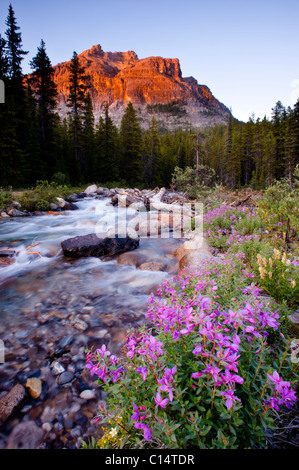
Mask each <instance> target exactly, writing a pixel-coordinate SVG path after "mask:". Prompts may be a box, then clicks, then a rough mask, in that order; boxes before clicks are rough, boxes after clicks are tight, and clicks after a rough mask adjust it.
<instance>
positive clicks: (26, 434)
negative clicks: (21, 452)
mask: <svg viewBox="0 0 299 470" xmlns="http://www.w3.org/2000/svg"><path fill="white" fill-rule="evenodd" d="M44 435H45V431H44V430H43V429H42V428H40V427H38V426H37V425H36V424H35V422H34V421H25V422H22V423H20V424H17V426H15V427H14V429H13V430H12V433H11V434H10V435H9V437H8V440H7V445H6V449H38V447H39V446H40V444H41V442H42V439H43V437H44Z"/></svg>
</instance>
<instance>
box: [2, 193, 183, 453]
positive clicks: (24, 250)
mask: <svg viewBox="0 0 299 470" xmlns="http://www.w3.org/2000/svg"><path fill="white" fill-rule="evenodd" d="M76 205H77V206H78V207H79V210H75V211H65V212H64V211H62V212H58V213H57V215H54V214H53V213H52V214H45V215H41V216H31V217H21V218H17V217H15V218H10V219H3V220H1V219H0V249H4V248H9V249H12V250H15V251H16V252H17V257H16V261H15V262H14V263H12V264H10V265H7V266H5V267H1V268H0V340H1V344H2V346H3V347H4V358H2V359H4V361H3V360H2V362H1V361H0V399H1V396H4V395H5V394H7V392H9V391H10V390H11V389H12V388H13V387H14V386H15V385H16V384H21V385H22V386H24V385H25V383H26V381H27V379H28V378H37V379H39V381H40V383H41V384H42V391H41V394H40V396H39V397H38V398H36V399H33V398H32V397H31V396H29V394H28V392H26V395H25V398H24V400H23V402H22V406H21V407H20V409H19V410H18V411H17V412H15V413H13V414H12V416H11V417H9V419H7V420H6V421H5V423H4V424H3V425H2V427H0V448H16V447H18V448H36V447H41V448H76V447H79V445H80V442H81V438H86V436H87V437H88V435H89V434H88V433H96V432H97V428H96V427H93V425H92V423H91V420H92V417H93V416H94V415H95V413H96V411H97V409H98V405H99V401H101V400H103V399H104V398H105V397H104V395H103V394H102V392H101V390H100V388H99V387H97V386H95V384H94V380H93V378H91V377H90V375H89V373H88V372H87V371H86V370H85V369H84V363H85V353H84V351H85V348H86V347H100V346H101V345H102V344H103V343H105V344H107V345H108V346H109V348H110V350H111V351H112V352H114V353H116V354H117V353H118V352H119V350H120V348H121V346H122V344H123V342H124V340H125V336H126V332H127V330H128V329H130V328H133V327H138V326H141V325H143V324H144V323H145V321H146V319H145V316H144V313H145V312H146V309H147V299H148V296H149V294H150V292H154V291H155V289H156V288H157V286H158V285H159V284H160V283H161V282H162V280H163V279H166V278H169V277H171V276H172V275H173V274H176V272H177V269H178V262H177V259H176V258H175V257H174V252H175V250H176V248H177V247H178V246H179V245H180V244H181V243H182V240H181V239H176V238H161V237H158V238H141V239H140V244H139V247H138V248H137V249H136V250H134V251H132V252H130V253H129V252H128V253H126V255H125V256H124V255H120V256H117V257H115V258H113V259H111V258H108V259H106V260H101V259H98V258H79V259H70V258H66V257H65V256H64V255H63V252H62V249H61V242H62V241H63V240H65V239H67V238H71V237H75V236H77V235H87V234H89V233H94V231H95V228H96V226H97V223H98V222H99V220H100V219H101V218H103V217H105V220H106V221H108V224H109V222H111V221H112V219H113V217H114V208H113V206H112V205H111V204H110V201H109V199H107V198H99V199H98V198H92V197H86V198H84V199H81V200H80V201H79V202H76ZM120 214H121V217H126V218H133V217H134V216H135V215H136V211H135V210H133V209H122V210H121V213H120ZM145 262H157V263H159V264H160V265H161V263H162V264H163V268H162V270H160V271H157V270H155V271H150V270H146V269H140V268H139V266H140V265H142V263H145ZM124 263H126V264H124ZM136 266H137V267H136ZM160 269H161V267H160ZM2 349H3V348H2Z"/></svg>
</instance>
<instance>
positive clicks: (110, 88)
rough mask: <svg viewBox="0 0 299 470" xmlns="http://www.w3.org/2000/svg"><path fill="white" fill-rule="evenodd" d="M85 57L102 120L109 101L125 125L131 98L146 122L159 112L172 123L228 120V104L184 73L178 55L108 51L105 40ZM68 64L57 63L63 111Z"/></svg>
mask: <svg viewBox="0 0 299 470" xmlns="http://www.w3.org/2000/svg"><path fill="white" fill-rule="evenodd" d="M79 59H80V63H81V65H83V66H84V67H85V68H86V72H87V74H88V75H89V76H90V82H89V91H90V93H91V97H92V102H93V107H94V114H95V118H96V120H97V119H98V118H99V116H101V115H103V112H104V106H105V103H106V102H108V104H109V115H110V116H111V118H112V119H113V121H114V122H115V124H117V125H119V124H120V121H121V118H122V116H123V113H124V110H125V107H126V106H127V104H128V102H129V101H131V102H132V104H133V106H134V108H135V110H136V111H137V114H138V117H139V120H140V124H141V125H142V126H143V127H147V126H148V123H149V122H150V121H151V119H152V117H153V116H154V117H155V118H156V120H157V121H158V122H159V124H160V125H162V126H163V127H166V128H169V129H173V128H175V127H182V128H186V127H190V125H191V126H194V127H202V126H206V125H212V124H219V123H226V122H227V119H228V116H229V114H230V111H229V110H228V108H227V107H226V106H224V105H223V104H222V103H220V102H219V101H218V100H217V99H216V98H215V97H214V96H213V95H212V93H211V91H210V89H209V88H208V87H207V86H205V85H199V84H198V83H197V80H195V78H193V77H187V78H183V77H182V72H181V68H180V63H179V60H178V59H165V58H162V57H148V58H146V59H138V57H137V55H136V54H135V52H133V51H128V52H104V51H103V50H102V48H101V46H100V45H97V46H93V47H92V48H91V49H89V50H87V51H85V52H82V53H81V54H79ZM68 64H69V62H64V63H61V64H58V65H56V66H54V70H55V82H56V84H57V87H58V92H59V96H58V104H59V112H60V114H61V115H65V114H66V112H67V108H66V100H67V97H68V77H69V73H68V69H67V65H68Z"/></svg>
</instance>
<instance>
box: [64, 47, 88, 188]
mask: <svg viewBox="0 0 299 470" xmlns="http://www.w3.org/2000/svg"><path fill="white" fill-rule="evenodd" d="M68 70H69V74H70V75H69V98H68V101H67V105H68V106H69V108H70V113H69V114H70V123H71V129H72V133H73V138H74V151H75V165H74V170H75V171H74V177H75V178H78V179H80V175H81V169H82V164H83V163H82V161H81V154H80V147H79V133H80V132H81V130H82V119H81V118H82V114H83V112H84V108H85V104H86V90H87V85H86V81H87V80H88V76H87V75H86V73H85V68H84V67H82V66H81V65H80V61H79V57H78V54H77V52H74V53H73V57H72V59H71V63H70V65H69V66H68Z"/></svg>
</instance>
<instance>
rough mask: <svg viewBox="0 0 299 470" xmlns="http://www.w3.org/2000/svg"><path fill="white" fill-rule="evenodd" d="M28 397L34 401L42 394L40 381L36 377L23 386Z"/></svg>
mask: <svg viewBox="0 0 299 470" xmlns="http://www.w3.org/2000/svg"><path fill="white" fill-rule="evenodd" d="M25 387H26V389H27V390H28V392H29V394H30V396H31V397H32V398H33V399H34V400H36V399H37V398H38V397H39V396H40V394H41V392H42V381H41V380H40V379H38V378H36V377H31V378H30V379H28V380H27V382H26V384H25Z"/></svg>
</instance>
